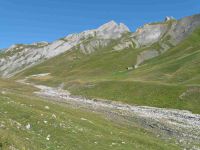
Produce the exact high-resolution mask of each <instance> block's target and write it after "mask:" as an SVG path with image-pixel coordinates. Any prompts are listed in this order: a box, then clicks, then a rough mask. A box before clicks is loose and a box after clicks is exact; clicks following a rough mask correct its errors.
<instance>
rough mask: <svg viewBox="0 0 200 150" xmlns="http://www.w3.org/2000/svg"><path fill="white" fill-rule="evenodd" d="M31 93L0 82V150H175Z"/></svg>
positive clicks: (144, 134) (140, 131)
mask: <svg viewBox="0 0 200 150" xmlns="http://www.w3.org/2000/svg"><path fill="white" fill-rule="evenodd" d="M34 90H35V89H34V88H31V87H28V86H23V85H19V84H14V83H13V82H8V81H2V80H0V149H3V150H7V149H20V150H23V149H32V150H34V149H35V150H38V149H50V150H55V149H57V150H59V149H76V150H78V149H80V150H82V149H85V150H87V149H88V150H89V149H97V150H98V149H101V150H102V149H115V150H117V149H119V150H122V149H124V150H128V149H131V150H132V149H152V150H155V149H166V150H167V149H169V150H172V149H176V150H177V149H179V147H177V146H175V145H174V144H173V142H172V143H168V142H166V141H162V140H160V139H159V138H158V137H156V136H154V135H153V134H152V133H150V132H149V131H146V130H143V129H141V128H140V127H138V126H137V125H134V124H133V125H131V126H129V125H126V124H119V123H117V122H112V121H110V120H108V119H105V117H103V116H101V115H98V114H95V113H91V112H86V111H84V110H77V109H73V108H69V107H67V106H64V105H60V104H57V103H53V102H48V101H44V100H43V99H40V98H38V97H35V96H33V95H32V94H31V93H32V92H33V91H34ZM22 93H23V94H22ZM28 124H30V128H26V126H27V125H28ZM48 135H49V136H48Z"/></svg>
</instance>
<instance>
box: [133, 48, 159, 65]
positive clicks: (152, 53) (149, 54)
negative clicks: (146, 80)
mask: <svg viewBox="0 0 200 150" xmlns="http://www.w3.org/2000/svg"><path fill="white" fill-rule="evenodd" d="M158 55H159V52H158V51H157V50H146V51H143V52H142V53H140V54H139V55H138V56H137V62H136V64H135V68H138V66H139V65H140V64H141V63H143V62H144V61H146V60H149V59H152V58H154V57H157V56H158Z"/></svg>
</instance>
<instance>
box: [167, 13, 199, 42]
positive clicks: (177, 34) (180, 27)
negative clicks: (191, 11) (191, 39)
mask: <svg viewBox="0 0 200 150" xmlns="http://www.w3.org/2000/svg"><path fill="white" fill-rule="evenodd" d="M198 26H200V15H194V16H189V17H185V18H183V19H181V20H179V21H176V22H175V23H174V24H173V26H172V28H171V29H170V31H169V32H168V34H167V35H169V36H170V37H171V40H170V41H171V43H173V44H174V45H176V44H178V43H179V42H181V41H182V40H184V39H185V38H186V37H187V36H188V35H189V34H191V33H192V32H193V31H194V30H195V29H196V28H197V27H198Z"/></svg>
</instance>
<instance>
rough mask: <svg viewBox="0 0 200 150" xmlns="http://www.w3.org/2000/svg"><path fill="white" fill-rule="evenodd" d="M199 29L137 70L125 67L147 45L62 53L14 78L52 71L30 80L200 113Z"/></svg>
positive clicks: (101, 96) (117, 98) (139, 102)
mask: <svg viewBox="0 0 200 150" xmlns="http://www.w3.org/2000/svg"><path fill="white" fill-rule="evenodd" d="M199 41H200V29H197V30H196V31H195V32H194V33H193V34H192V35H191V36H190V37H188V38H187V39H186V40H184V41H183V42H181V43H180V44H179V45H177V46H175V47H173V48H171V49H170V50H168V51H167V52H166V53H164V54H162V55H160V56H159V57H156V58H154V59H151V60H149V61H146V62H145V63H144V64H142V65H141V66H140V67H139V68H138V69H134V70H131V71H127V70H126V68H127V67H129V66H132V65H134V64H135V62H136V58H137V55H138V54H139V53H140V52H141V51H143V50H146V49H152V48H154V47H158V44H154V45H152V46H151V47H150V48H149V47H146V48H143V49H126V50H123V51H112V50H111V49H110V48H109V47H108V48H107V49H104V50H102V51H98V52H96V53H92V54H91V55H83V54H81V53H80V52H79V51H78V50H75V51H70V52H66V53H65V54H62V55H60V56H57V57H55V58H53V59H50V60H48V61H46V62H44V63H42V64H40V65H37V66H35V67H32V68H30V69H28V70H26V71H24V72H22V73H20V74H18V75H17V76H16V77H15V78H16V79H18V78H24V77H26V76H29V75H33V74H38V73H51V75H50V76H49V77H47V78H42V79H33V78H32V81H34V82H36V83H39V84H47V85H50V86H59V85H60V84H61V83H65V88H67V89H69V90H70V91H71V92H72V93H73V94H77V95H84V96H87V97H96V98H105V99H111V100H118V101H122V102H126V103H131V104H138V105H148V106H157V107H169V108H178V109H187V110H191V111H193V112H195V113H200V109H199V107H198V106H199V105H200V92H199V91H200V88H199V85H200V69H199V67H200V59H199V58H200V44H199Z"/></svg>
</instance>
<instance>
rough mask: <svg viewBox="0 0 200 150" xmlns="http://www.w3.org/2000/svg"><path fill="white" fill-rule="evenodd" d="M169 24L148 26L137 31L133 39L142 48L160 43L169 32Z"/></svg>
mask: <svg viewBox="0 0 200 150" xmlns="http://www.w3.org/2000/svg"><path fill="white" fill-rule="evenodd" d="M167 30H168V24H165V23H163V24H146V25H145V26H144V27H142V28H139V29H137V31H136V32H135V33H133V34H132V38H133V39H135V40H136V41H137V43H138V44H139V46H140V47H142V46H146V45H151V44H153V43H155V42H158V41H159V40H160V39H161V38H162V36H163V35H164V34H165V33H166V32H167Z"/></svg>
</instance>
